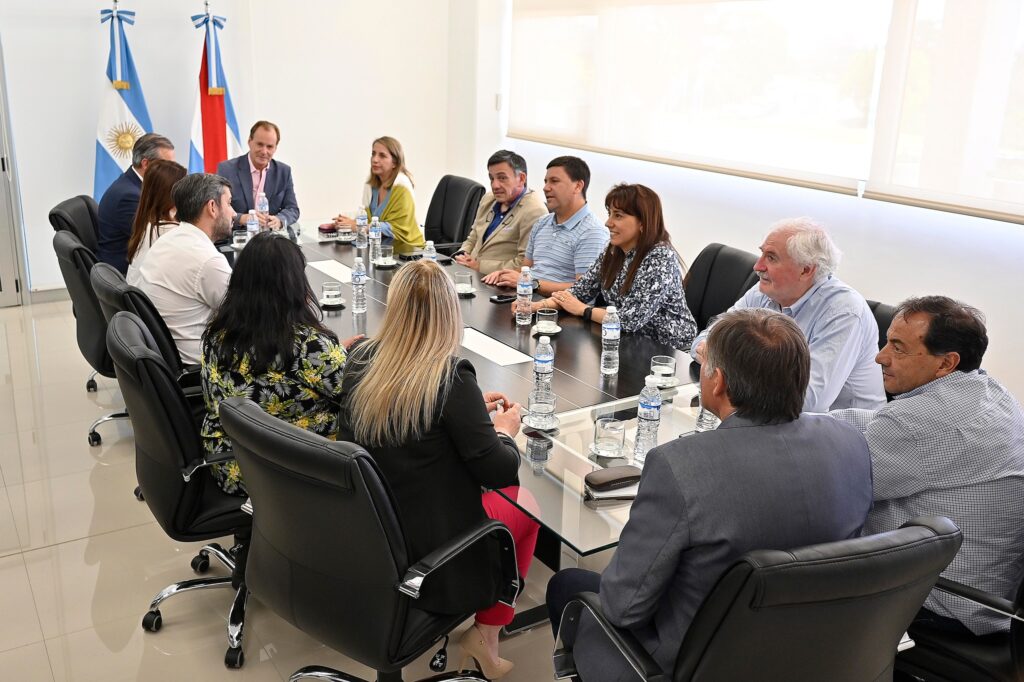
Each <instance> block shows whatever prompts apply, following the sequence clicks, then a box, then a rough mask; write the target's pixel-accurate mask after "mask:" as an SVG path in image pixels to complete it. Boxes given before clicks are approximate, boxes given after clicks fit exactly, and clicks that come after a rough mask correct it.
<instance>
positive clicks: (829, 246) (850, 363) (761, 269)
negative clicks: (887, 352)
mask: <svg viewBox="0 0 1024 682" xmlns="http://www.w3.org/2000/svg"><path fill="white" fill-rule="evenodd" d="M840 256H841V253H840V251H839V249H837V248H836V246H835V244H833V243H832V239H831V237H829V236H828V232H826V231H825V228H824V227H822V226H821V225H820V224H819V223H817V222H815V221H814V220H811V219H810V218H790V219H786V220H780V221H779V222H777V223H775V224H774V225H772V226H771V229H770V230H769V232H768V236H767V237H765V238H764V243H762V244H761V257H760V258H758V259H757V263H755V264H754V271H755V272H756V273H757V276H758V277H759V278H760V281H759V282H758V283H757V284H755V285H754V286H753V287H752V288H751V289H750V291H748V292H747V293H746V294H744V295H743V298H741V299H740V300H739V301H737V302H736V304H735V305H734V306H733V307H732V308H730V310H736V309H740V308H769V309H771V310H776V311H779V312H781V313H783V314H784V315H788V316H789V317H791V318H793V321H794V322H796V323H797V325H798V326H799V327H800V329H802V330H803V332H804V334H805V335H806V336H807V345H808V347H809V348H810V351H811V380H810V383H809V384H808V386H807V396H806V399H805V400H804V411H805V412H828V411H829V410H837V409H841V408H845V407H859V408H864V409H877V408H879V407H881V406H882V405H885V390H884V389H883V388H882V373H881V371H880V370H879V368H878V366H877V365H876V364H875V356H876V355H877V354H878V324H877V323H876V322H875V318H874V315H872V314H871V309H870V308H868V304H867V302H866V301H865V300H864V297H863V296H861V295H860V294H859V293H857V292H856V291H854V290H853V289H851V288H850V287H849V286H847V285H846V284H843V283H842V282H841V281H839V279H838V278H837V277H836V276H835V270H836V267H837V266H838V265H839V258H840ZM707 333H708V330H707V329H705V330H704V331H702V332H701V333H700V334H698V335H697V338H696V339H694V341H693V345H692V347H691V350H690V354H691V355H692V356H693V358H694V359H696V360H697V361H698V362H703V360H704V356H703V353H704V339H705V338H706V337H707Z"/></svg>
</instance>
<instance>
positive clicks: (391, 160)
mask: <svg viewBox="0 0 1024 682" xmlns="http://www.w3.org/2000/svg"><path fill="white" fill-rule="evenodd" d="M411 176H412V174H411V173H410V172H409V169H408V168H406V167H405V152H404V151H402V145H401V143H399V141H398V140H396V139H395V138H393V137H387V136H384V137H378V138H377V139H376V140H374V141H373V147H372V150H371V152H370V175H369V177H367V178H366V185H364V186H363V203H362V206H363V208H365V209H366V212H367V214H368V215H369V216H371V217H374V216H376V217H377V218H378V219H379V220H380V227H381V232H382V233H383V236H385V237H390V238H392V239H393V240H394V246H395V252H396V253H408V252H409V251H412V250H413V249H414V248H422V247H423V246H424V245H425V244H426V242H425V241H424V240H423V231H422V230H421V229H420V226H419V223H417V222H416V202H415V200H414V198H413V194H412V190H413V184H412V177H411ZM334 224H335V226H336V227H345V228H348V229H354V228H355V224H356V223H355V220H354V219H352V218H349V217H348V216H343V215H339V216H337V217H336V218H335V219H334Z"/></svg>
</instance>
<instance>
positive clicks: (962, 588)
mask: <svg viewBox="0 0 1024 682" xmlns="http://www.w3.org/2000/svg"><path fill="white" fill-rule="evenodd" d="M935 589H937V590H942V591H943V592H948V593H949V594H952V595H955V596H957V597H963V598H964V599H967V600H969V601H972V602H974V603H975V604H978V605H979V606H983V607H985V608H986V609H989V610H990V611H995V612H996V613H998V614H1000V615H1002V616H1006V617H1007V618H1013V619H1015V620H1019V621H1022V622H1024V608H1021V607H1020V606H1018V605H1017V604H1014V603H1013V602H1012V601H1010V600H1009V599H1003V598H1002V597H995V596H993V595H991V594H989V593H988V592H983V591H982V590H979V589H976V588H973V587H970V586H969V585H964V584H963V583H958V582H956V581H955V580H949V579H948V578H939V580H938V582H936V583H935Z"/></svg>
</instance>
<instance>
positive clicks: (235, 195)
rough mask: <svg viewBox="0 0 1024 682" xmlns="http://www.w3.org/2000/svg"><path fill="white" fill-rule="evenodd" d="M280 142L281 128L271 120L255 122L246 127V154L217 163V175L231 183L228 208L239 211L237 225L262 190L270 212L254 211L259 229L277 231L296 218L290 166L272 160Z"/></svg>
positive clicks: (243, 221) (245, 217)
mask: <svg viewBox="0 0 1024 682" xmlns="http://www.w3.org/2000/svg"><path fill="white" fill-rule="evenodd" d="M280 141H281V129H280V128H278V127H277V126H276V125H275V124H273V123H271V122H270V121H256V123H254V124H253V126H252V128H251V129H250V130H249V153H248V154H242V155H241V156H239V157H238V158H235V159H228V160H227V161H221V162H220V163H219V164H217V175H220V176H222V177H224V178H225V179H226V180H227V181H228V182H230V183H231V208H233V209H235V213H237V214H238V215H237V216H236V217H235V221H236V224H237V225H238V226H240V227H241V226H244V225H245V221H246V219H247V218H248V217H249V216H248V214H249V211H251V210H254V209H255V208H256V199H257V198H258V196H259V193H260V192H261V191H262V192H263V193H264V194H266V195H267V203H268V204H269V206H270V213H269V214H267V215H259V214H257V218H258V219H259V221H260V228H261V229H268V228H269V229H271V230H280V229H281V228H287V227H288V226H289V225H292V224H293V223H294V222H295V221H296V220H298V219H299V203H298V201H296V199H295V188H294V187H293V186H292V169H291V168H290V167H289V166H287V165H286V164H283V163H281V162H280V161H274V152H276V151H277V144H278V142H280Z"/></svg>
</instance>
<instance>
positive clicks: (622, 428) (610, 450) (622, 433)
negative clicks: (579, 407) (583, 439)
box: [593, 417, 626, 459]
mask: <svg viewBox="0 0 1024 682" xmlns="http://www.w3.org/2000/svg"><path fill="white" fill-rule="evenodd" d="M625 442H626V425H625V424H623V423H622V422H621V421H619V420H618V419H615V418H613V417H600V418H599V419H597V420H596V421H595V422H594V447H593V452H594V454H595V455H597V456H598V457H607V458H609V459H614V458H615V457H622V448H623V445H624V444H625Z"/></svg>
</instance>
